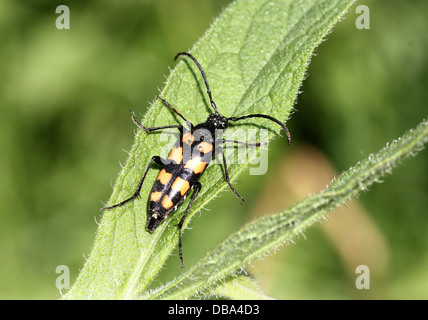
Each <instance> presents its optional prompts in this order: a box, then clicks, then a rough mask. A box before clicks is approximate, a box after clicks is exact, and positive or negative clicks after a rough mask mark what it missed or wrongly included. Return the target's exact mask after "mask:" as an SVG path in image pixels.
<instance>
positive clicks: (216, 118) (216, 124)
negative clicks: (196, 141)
mask: <svg viewBox="0 0 428 320" xmlns="http://www.w3.org/2000/svg"><path fill="white" fill-rule="evenodd" d="M205 125H206V126H207V127H210V128H213V129H226V128H227V127H228V126H229V121H228V120H227V118H226V117H225V116H222V115H221V114H220V113H211V114H210V115H209V116H208V118H207V121H206V122H205Z"/></svg>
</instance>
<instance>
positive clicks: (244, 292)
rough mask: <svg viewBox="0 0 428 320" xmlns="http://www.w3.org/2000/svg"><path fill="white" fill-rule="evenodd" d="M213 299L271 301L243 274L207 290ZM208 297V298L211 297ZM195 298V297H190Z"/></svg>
mask: <svg viewBox="0 0 428 320" xmlns="http://www.w3.org/2000/svg"><path fill="white" fill-rule="evenodd" d="M209 293H210V294H211V296H212V297H214V298H218V297H220V298H228V299H233V300H272V298H271V297H268V296H267V295H265V294H264V293H263V292H262V290H261V289H260V288H259V286H258V285H257V284H256V283H255V282H254V280H253V279H252V278H250V277H248V276H246V275H244V274H239V275H237V276H230V277H227V278H226V280H225V281H222V282H220V284H218V285H217V286H215V287H214V288H212V289H210V290H209ZM211 296H208V297H211ZM192 298H196V297H192Z"/></svg>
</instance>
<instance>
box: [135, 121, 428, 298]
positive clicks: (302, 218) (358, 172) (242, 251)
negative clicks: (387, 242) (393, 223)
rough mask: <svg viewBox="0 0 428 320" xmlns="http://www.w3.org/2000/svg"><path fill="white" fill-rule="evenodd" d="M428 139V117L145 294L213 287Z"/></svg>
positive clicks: (185, 293) (186, 293)
mask: <svg viewBox="0 0 428 320" xmlns="http://www.w3.org/2000/svg"><path fill="white" fill-rule="evenodd" d="M427 142H428V121H426V120H425V121H423V122H422V123H420V124H419V125H418V126H417V127H416V128H415V129H414V130H410V131H409V132H407V133H406V134H405V135H403V136H402V137H401V138H400V139H398V140H396V141H393V142H392V143H391V144H387V146H386V147H385V148H383V149H382V150H380V151H379V152H378V153H376V154H374V155H370V156H369V157H368V158H367V159H365V160H364V161H361V162H359V163H357V164H356V165H355V166H354V167H351V168H350V169H349V170H348V171H346V172H344V173H343V174H341V175H340V176H339V177H338V178H337V179H336V180H334V181H333V182H332V183H331V184H330V186H329V187H328V188H327V189H326V190H325V191H323V192H321V193H319V194H316V195H313V196H310V197H307V198H306V199H304V200H302V201H301V202H299V203H297V204H295V205H294V206H292V207H291V208H288V209H286V210H284V211H282V212H279V213H276V214H272V215H269V216H265V217H263V218H261V219H258V220H256V221H253V222H252V223H250V224H248V225H247V226H245V227H243V228H241V229H240V230H239V231H238V232H236V233H235V234H233V235H231V236H229V238H228V239H226V240H225V241H223V242H222V243H220V244H219V245H218V246H217V247H216V248H215V249H214V250H212V251H211V252H208V253H207V254H206V256H205V257H203V258H202V259H201V260H200V261H198V262H197V263H196V264H195V265H194V266H193V267H192V268H191V269H190V270H188V271H187V272H185V273H183V274H182V275H181V276H180V277H178V278H177V279H175V280H173V281H172V282H170V283H168V284H166V285H165V286H163V287H160V288H158V289H157V290H156V291H151V292H150V293H146V294H144V295H142V296H141V298H151V299H159V298H160V299H188V298H190V297H193V296H195V295H197V294H200V293H201V292H202V293H204V294H205V295H209V294H210V292H212V294H215V292H216V289H212V287H213V286H215V284H216V283H221V281H222V279H227V277H230V274H233V273H234V272H236V271H237V270H239V269H240V268H241V267H243V266H245V265H247V264H248V263H250V262H252V261H254V260H255V259H257V258H260V257H261V256H262V255H264V254H267V253H269V252H270V251H272V250H274V249H275V248H277V247H278V246H280V245H283V244H285V243H287V242H288V241H290V240H292V239H293V238H294V237H295V236H296V235H299V234H301V233H302V232H303V231H304V230H305V229H307V228H308V227H309V226H311V225H313V224H314V223H315V222H317V221H319V220H320V219H321V218H323V217H325V216H326V215H327V214H328V213H329V212H330V211H332V210H334V209H335V208H337V207H338V206H340V205H341V204H343V203H345V202H346V201H348V200H349V199H350V198H351V197H354V196H357V195H358V194H359V193H360V192H361V191H366V190H367V189H368V188H369V187H370V185H371V184H373V183H374V182H380V179H381V178H382V177H384V176H385V175H386V174H389V173H391V171H392V168H393V167H395V166H396V165H397V164H399V163H400V162H401V161H402V160H403V159H405V158H407V157H409V156H412V155H415V154H416V153H418V152H419V151H420V150H422V149H423V146H424V144H425V143H427Z"/></svg>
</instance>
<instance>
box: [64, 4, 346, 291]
mask: <svg viewBox="0 0 428 320" xmlns="http://www.w3.org/2000/svg"><path fill="white" fill-rule="evenodd" d="M352 3H353V0H324V1H320V0H300V1H296V0H277V1H267V0H242V1H236V2H234V3H232V4H231V5H230V6H229V7H228V8H226V10H225V11H224V12H223V13H222V14H221V15H220V17H219V18H218V19H216V20H215V21H214V23H213V25H212V27H211V28H210V29H209V30H208V31H207V32H206V34H205V35H204V36H203V37H202V38H201V39H200V40H199V41H198V42H197V44H196V45H195V46H194V47H193V48H192V50H191V53H192V54H193V55H194V56H195V57H196V58H197V59H198V60H199V62H200V63H201V65H202V66H203V68H204V70H205V72H206V74H207V77H208V81H209V83H210V86H211V90H212V92H213V97H214V100H215V102H216V104H217V107H218V109H219V111H220V112H221V113H222V114H224V115H225V116H242V115H246V114H248V113H264V114H269V115H271V116H273V117H276V118H278V119H279V120H280V121H284V122H285V120H286V119H287V118H288V116H289V114H290V112H291V110H292V107H293V104H294V101H295V99H296V96H297V94H298V89H299V87H300V85H301V82H302V80H303V78H304V75H305V70H306V68H307V65H308V63H309V60H310V57H311V54H312V52H313V50H314V49H315V48H316V46H317V45H318V44H319V43H320V42H321V40H322V39H323V37H324V36H325V35H326V34H327V33H328V32H329V31H330V30H331V28H332V27H333V25H334V24H335V23H336V22H337V21H338V20H339V19H340V17H341V16H342V15H343V14H344V12H345V11H346V10H347V9H348V8H349V6H350V5H351V4H352ZM161 96H162V97H163V98H164V99H166V100H167V101H168V102H170V103H171V104H172V105H173V106H174V107H176V108H177V109H178V110H180V112H181V113H182V114H183V115H184V116H185V117H186V118H188V119H189V120H190V121H191V122H192V123H194V124H197V123H200V122H203V121H205V119H206V117H207V115H208V114H209V113H210V112H212V110H211V108H210V106H209V104H208V103H207V97H206V93H205V88H204V85H203V81H202V79H201V76H200V74H199V71H198V70H197V69H196V67H195V66H194V64H192V63H189V62H188V61H186V62H179V63H178V64H177V66H176V67H175V69H174V70H173V71H172V72H171V75H170V76H169V78H168V81H167V82H166V85H165V88H164V89H163V91H162V93H161ZM136 111H137V110H136ZM179 120H180V119H179V118H177V117H176V116H175V115H173V114H171V112H170V111H169V110H168V109H167V108H165V107H164V106H163V105H162V104H161V102H159V101H156V102H155V103H153V105H152V106H151V108H150V109H149V111H148V112H147V114H146V116H145V118H144V121H143V124H144V125H145V126H149V127H152V126H162V125H169V124H176V123H178V122H179ZM242 124H243V125H248V126H249V125H252V126H253V125H258V126H262V127H264V128H268V129H269V130H270V136H269V138H270V139H272V138H273V137H274V135H275V133H279V132H280V127H279V126H278V125H276V124H274V123H271V122H269V121H267V120H264V119H251V121H250V120H249V121H247V122H244V121H242ZM165 131H166V132H171V133H172V132H173V130H170V131H169V130H165ZM232 131H233V129H232V130H230V132H232ZM172 139H174V137H172ZM171 142H172V141H171V140H168V139H165V138H164V135H160V134H155V133H153V134H150V135H148V134H146V133H145V132H142V131H141V130H138V133H137V135H136V140H135V144H134V146H133V148H132V150H131V152H130V154H129V158H128V160H127V162H126V165H125V166H124V168H123V169H122V171H121V172H120V174H119V177H118V179H117V182H116V184H115V186H114V190H113V194H112V196H111V198H110V200H109V202H108V204H115V203H118V202H120V201H121V200H123V199H126V198H128V197H129V196H130V195H132V194H133V193H134V192H135V189H136V187H137V185H138V183H139V181H140V179H141V175H142V173H143V172H144V170H145V168H146V166H147V164H148V162H149V160H150V158H151V157H152V156H154V155H161V156H163V157H165V156H166V154H167V151H168V149H169V148H170V146H171ZM284 147H285V146H284ZM255 156H256V155H254V154H252V155H250V156H248V158H247V159H246V161H245V163H241V164H231V165H230V166H229V171H230V177H231V179H232V181H233V180H234V179H235V178H236V177H237V176H238V175H239V174H240V173H242V172H243V171H244V170H245V169H247V168H248V164H249V162H250V161H251V157H255ZM157 173H158V170H155V169H151V170H150V171H149V173H148V175H147V177H146V181H145V183H144V185H143V188H142V190H141V199H136V200H135V201H132V202H131V203H129V204H127V205H125V206H123V207H120V208H117V209H115V210H112V211H109V212H105V213H104V214H103V218H102V221H101V223H100V226H99V229H98V232H97V236H96V239H95V243H94V247H93V250H92V252H91V254H90V256H89V258H88V260H87V261H86V263H85V265H84V267H83V269H82V271H81V273H80V275H79V277H78V279H77V280H76V283H75V284H74V285H73V287H72V288H71V290H70V291H69V292H68V294H67V295H66V296H65V298H68V299H76V298H79V299H96V298H103V299H132V298H135V297H136V296H137V294H138V293H141V292H143V291H144V290H145V289H146V288H147V286H148V285H149V284H150V283H151V282H152V281H153V279H154V278H155V277H156V275H157V274H158V272H159V270H160V269H161V268H162V266H163V265H164V262H165V260H166V259H167V258H168V256H169V255H170V254H171V252H172V251H173V250H174V248H175V247H176V246H177V242H178V234H177V228H176V224H177V223H178V221H179V220H180V219H181V217H182V215H183V213H184V210H185V208H186V207H187V204H188V201H189V200H190V199H188V200H187V201H185V202H184V203H183V204H182V205H181V206H180V208H179V209H178V210H177V212H176V213H175V214H174V215H173V216H172V217H171V218H169V219H167V220H166V221H165V222H164V223H162V224H161V226H160V227H158V228H157V229H156V231H155V232H153V233H150V232H147V231H146V230H145V223H146V219H147V213H146V212H147V201H148V195H149V193H150V189H151V187H152V182H153V181H154V180H155V178H156V175H157ZM200 182H201V184H202V186H203V187H202V190H201V192H200V195H199V196H198V198H197V199H196V201H195V203H194V205H193V207H192V210H191V211H190V214H189V216H188V218H187V219H186V222H185V225H184V228H185V227H186V226H187V224H188V223H189V221H190V220H191V218H192V217H193V216H194V214H195V213H196V212H198V211H199V210H200V209H201V208H202V207H203V206H204V205H206V204H207V203H208V202H209V201H211V200H212V199H214V198H215V197H216V196H217V195H218V194H219V193H220V192H221V191H223V190H224V189H225V188H228V186H227V184H226V183H225V181H224V177H223V169H222V167H221V166H218V165H210V166H209V168H208V169H207V170H206V172H205V173H204V175H203V176H202V178H201V180H200ZM177 263H178V261H177ZM190 270H193V268H192V269H189V271H190ZM186 274H188V272H187V273H186ZM207 276H209V275H207ZM218 280H219V279H216V281H218ZM211 282H212V281H211Z"/></svg>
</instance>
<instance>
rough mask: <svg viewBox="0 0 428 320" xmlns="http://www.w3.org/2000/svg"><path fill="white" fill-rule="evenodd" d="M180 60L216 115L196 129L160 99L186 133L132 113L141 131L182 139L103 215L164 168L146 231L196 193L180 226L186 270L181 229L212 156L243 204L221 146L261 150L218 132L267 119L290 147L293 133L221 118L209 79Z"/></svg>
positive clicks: (154, 160) (154, 159)
mask: <svg viewBox="0 0 428 320" xmlns="http://www.w3.org/2000/svg"><path fill="white" fill-rule="evenodd" d="M179 56H187V57H189V58H190V59H192V61H193V62H194V63H195V64H196V66H197V67H198V69H199V71H200V72H201V75H202V77H203V79H204V82H205V87H206V88H207V94H208V98H209V100H210V105H211V107H212V108H213V109H214V111H215V112H214V113H211V114H210V115H209V116H208V118H207V120H206V121H205V122H203V123H200V124H198V125H196V126H194V125H193V124H192V123H191V122H190V121H189V120H187V119H186V118H185V117H184V116H183V115H182V114H181V113H180V112H178V111H177V110H176V109H175V108H174V107H173V106H171V105H170V104H169V103H168V102H167V101H165V100H164V99H163V98H161V97H157V98H158V99H160V100H161V101H162V103H163V104H164V105H165V106H166V107H168V108H169V109H170V110H171V111H173V112H174V113H176V114H177V115H178V116H179V117H180V118H182V119H183V120H184V121H185V122H186V126H187V127H188V129H186V128H184V127H183V126H182V125H179V124H174V125H169V126H161V127H153V128H147V127H145V126H143V125H142V124H141V123H140V122H138V121H137V119H136V117H135V114H134V112H133V111H132V110H131V113H132V120H133V121H134V123H135V124H136V125H137V126H138V127H139V128H141V129H143V130H145V131H146V132H147V133H151V132H153V131H157V130H162V129H167V128H178V129H179V130H180V137H179V139H178V140H177V142H176V143H175V145H174V147H173V148H172V150H171V152H170V154H169V156H168V159H161V157H159V156H154V157H152V159H151V160H150V161H149V164H148V165H147V168H146V170H145V171H144V173H143V177H142V178H141V180H140V183H139V184H138V187H137V189H136V190H135V192H134V194H133V195H132V196H131V197H130V198H128V199H126V200H123V201H122V202H120V203H118V204H115V205H113V206H110V207H104V208H101V209H100V211H104V210H110V209H114V208H116V207H120V206H123V205H124V204H126V203H128V202H130V201H132V200H134V199H135V198H137V197H139V196H140V191H141V187H142V186H143V182H144V179H145V178H146V175H147V172H148V171H149V169H150V168H151V166H152V165H153V163H156V164H158V165H159V166H160V167H161V171H160V172H159V175H158V177H157V179H156V181H155V183H154V185H153V187H152V191H151V192H150V201H149V206H148V207H149V212H148V216H147V224H146V230H148V231H150V232H153V231H155V230H156V228H157V227H158V226H159V224H160V223H161V222H162V221H164V220H165V219H166V218H167V217H168V216H169V215H170V214H171V213H173V212H175V211H176V210H177V207H178V206H179V205H180V204H181V203H182V202H183V201H184V200H185V198H186V196H187V195H188V194H189V192H190V190H191V189H193V195H192V199H191V200H190V202H189V205H188V206H187V209H186V211H185V212H184V214H183V217H182V218H181V220H180V222H179V223H178V247H179V255H180V260H181V267H182V268H183V267H184V263H183V253H182V244H181V233H182V227H183V223H184V221H185V219H186V217H187V214H188V213H189V210H190V208H191V207H192V205H193V202H194V201H195V199H196V197H197V195H198V193H199V192H200V191H201V188H202V185H201V183H200V182H199V181H198V180H199V178H200V177H201V175H202V173H203V172H204V171H205V169H206V167H207V166H208V164H209V163H210V161H211V159H212V158H213V156H215V155H216V154H221V155H222V158H223V165H224V178H225V180H226V182H227V183H228V184H229V187H230V189H231V190H232V192H233V194H234V195H235V196H236V197H237V198H240V199H241V202H242V203H244V202H245V201H244V198H242V197H241V196H240V195H239V194H238V192H236V190H235V188H234V187H233V186H232V183H231V182H230V179H229V172H228V169H227V164H226V158H225V156H224V152H223V148H222V147H221V144H222V143H225V142H232V143H236V144H241V145H245V146H255V147H259V146H260V145H261V143H260V142H256V143H246V142H242V141H236V140H226V139H223V138H220V134H219V131H220V130H224V129H226V128H227V127H228V126H229V121H232V122H236V121H240V120H244V119H248V118H265V119H268V120H271V121H273V122H275V123H277V124H279V125H280V126H281V127H282V129H283V130H284V131H285V133H286V134H287V138H288V144H290V139H291V138H290V133H289V132H288V129H287V127H286V126H285V124H283V123H282V122H280V121H279V120H277V119H275V118H273V117H271V116H268V115H264V114H250V115H246V116H241V117H225V116H223V115H221V114H220V113H219V112H218V110H217V106H216V104H215V103H214V100H213V98H212V95H211V90H210V87H209V85H208V80H207V77H206V75H205V72H204V70H203V69H202V67H201V65H200V64H199V62H198V61H197V60H196V58H195V57H193V56H192V55H191V54H190V53H188V52H179V53H178V54H177V55H176V56H175V58H174V60H177V58H178V57H179Z"/></svg>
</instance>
